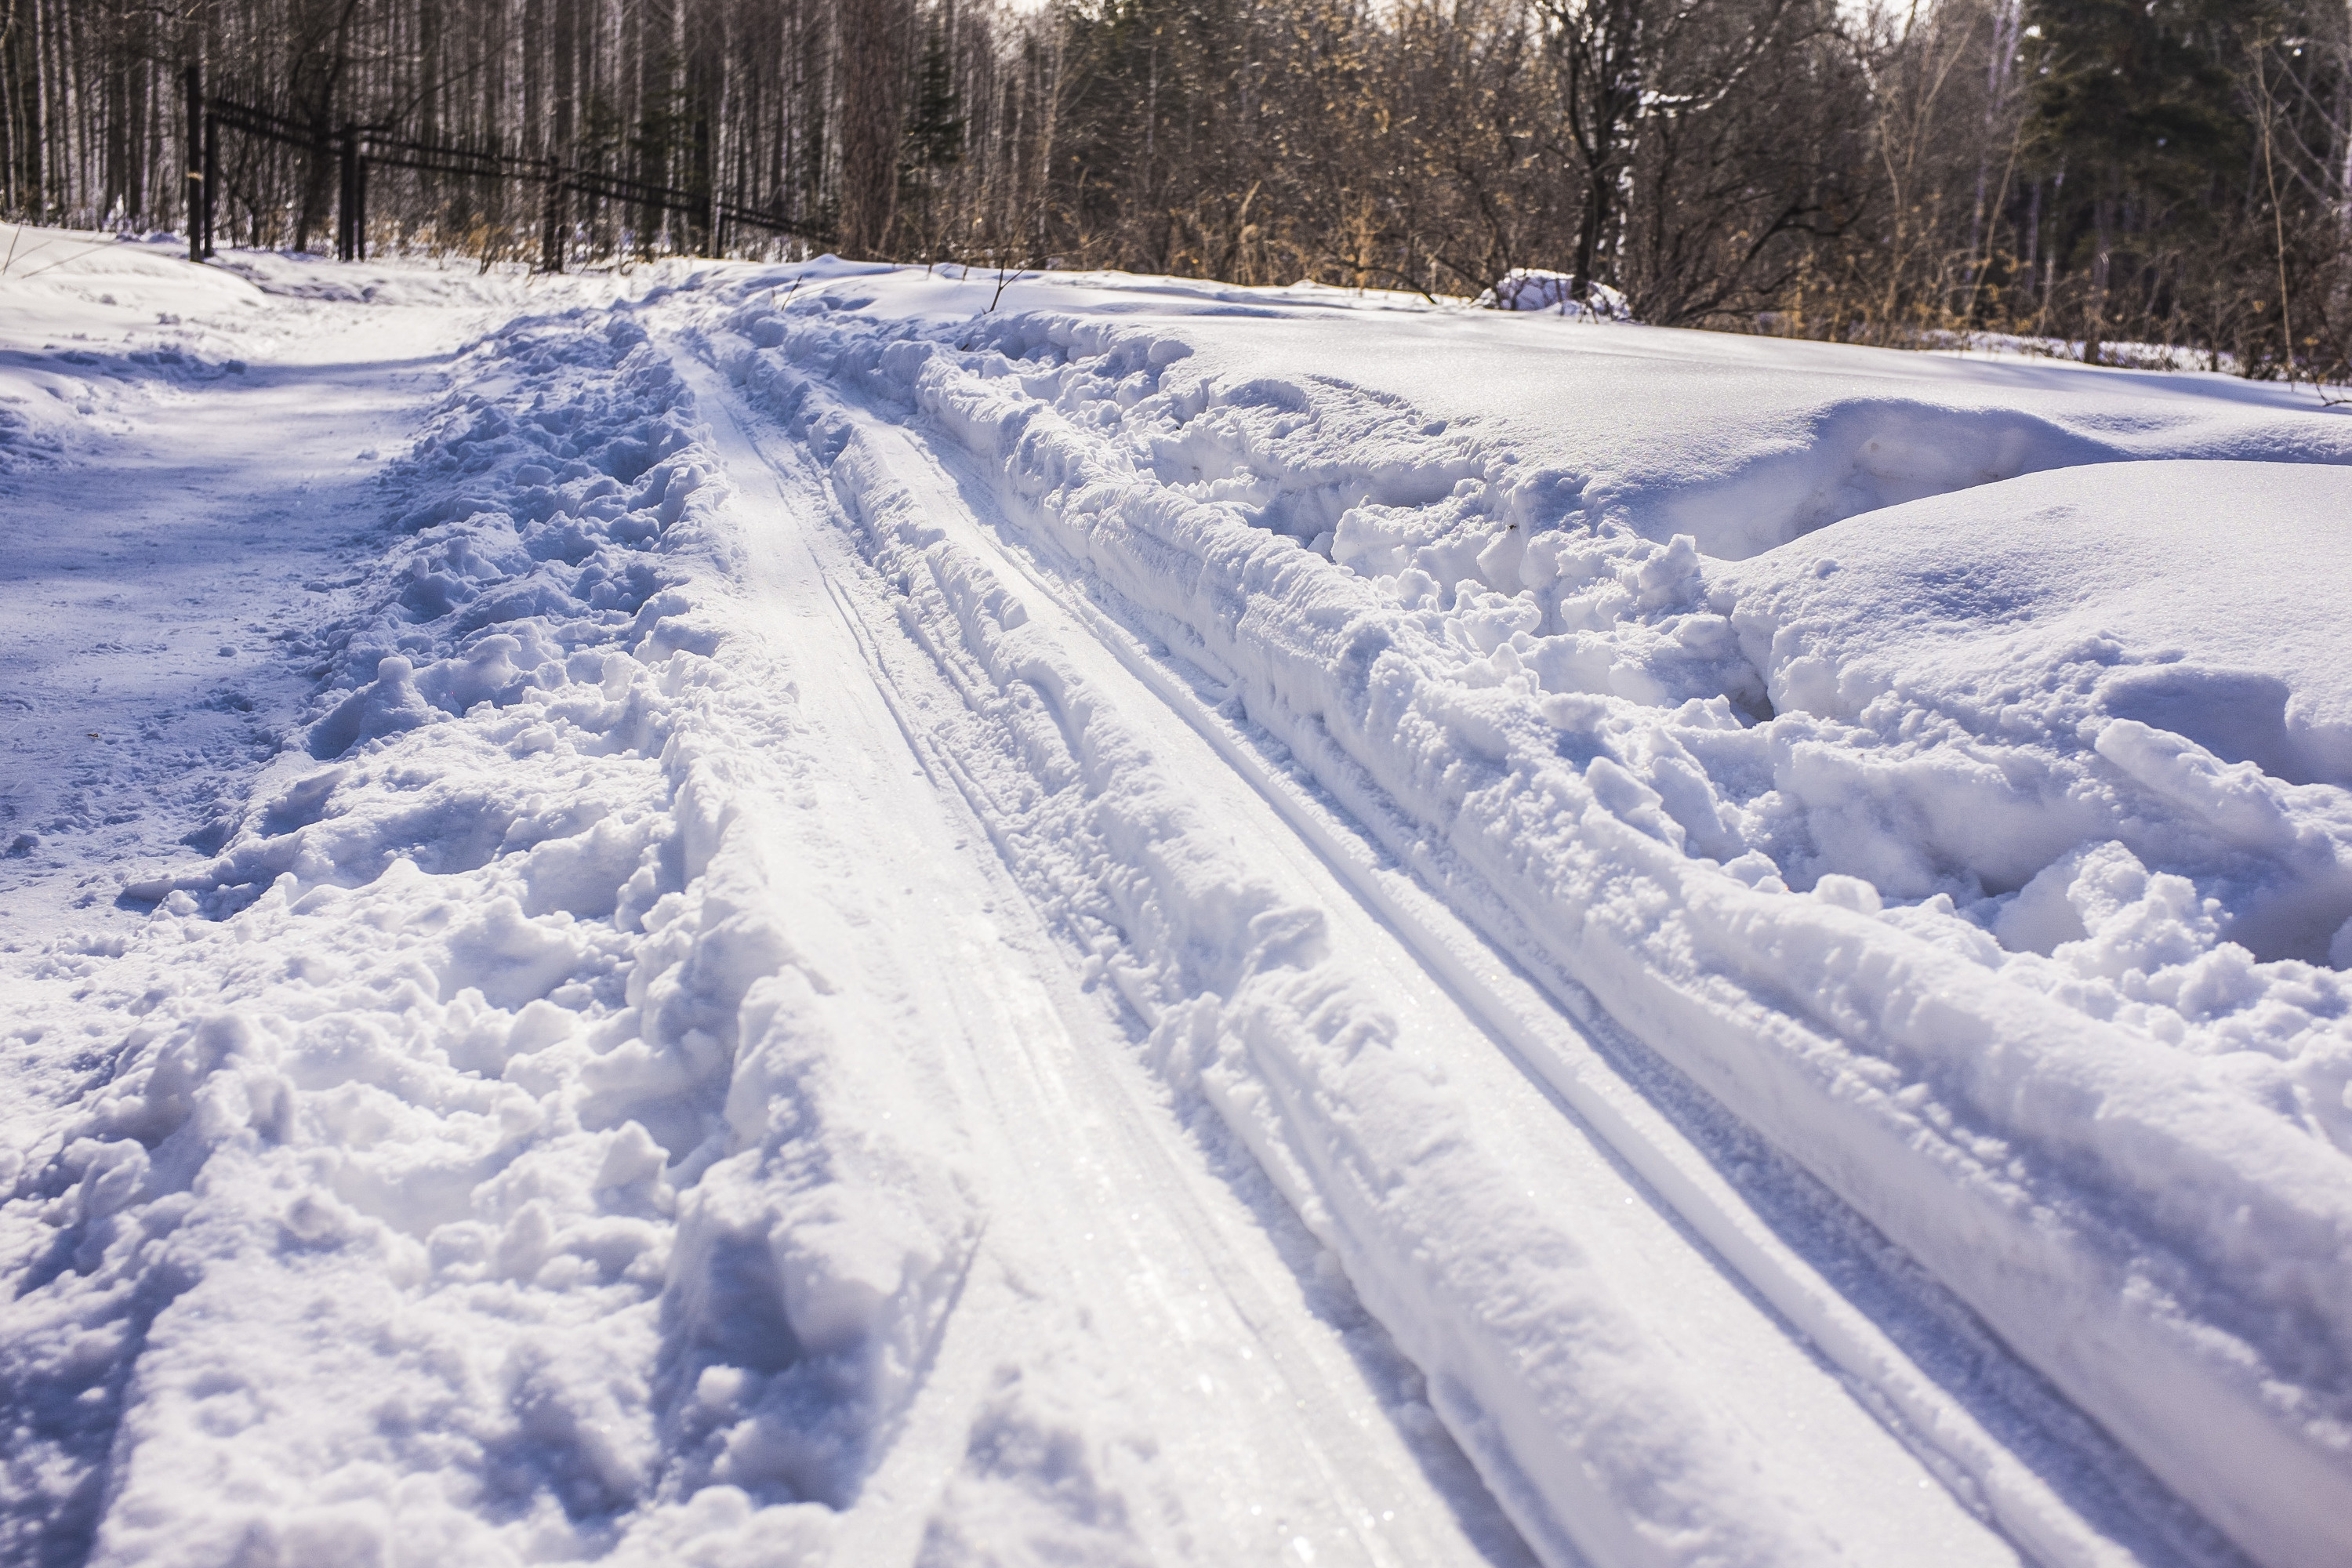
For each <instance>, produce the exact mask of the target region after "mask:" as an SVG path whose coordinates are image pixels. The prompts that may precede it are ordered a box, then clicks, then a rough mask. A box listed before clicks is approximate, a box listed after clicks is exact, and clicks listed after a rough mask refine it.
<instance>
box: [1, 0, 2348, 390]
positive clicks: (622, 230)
mask: <svg viewBox="0 0 2352 1568" xmlns="http://www.w3.org/2000/svg"><path fill="white" fill-rule="evenodd" d="M191 68H194V73H195V74H194V79H195V80H196V81H197V82H199V83H200V84H201V85H200V89H199V90H200V91H201V93H202V94H203V95H204V97H205V102H206V103H213V102H215V101H217V102H221V103H226V104H227V105H230V106H232V108H233V109H234V110H236V113H235V114H230V113H228V111H226V110H224V111H223V112H224V115H225V116H226V118H223V119H222V120H221V121H220V123H219V126H218V128H217V132H216V134H217V138H218V144H217V147H216V148H215V151H214V156H213V162H212V163H211V164H210V165H206V164H205V161H204V150H203V149H202V148H201V147H200V146H198V145H197V143H198V142H199V141H200V140H201V139H202V132H201V131H200V130H199V129H198V126H199V125H200V123H201V121H200V120H199V119H197V118H195V117H193V116H192V114H191V110H190V106H189V96H188V95H189V89H190V88H189V84H190V80H191ZM238 115H242V116H243V117H244V118H242V119H239V118H237V116H238ZM257 117H258V118H257ZM254 124H264V125H267V126H269V127H274V128H275V132H276V133H275V134H270V135H263V134H257V133H255V132H252V131H251V130H249V129H241V128H240V127H249V126H251V125H254ZM360 138H364V139H367V141H366V145H368V146H371V147H375V148H377V149H379V151H380V155H379V156H378V157H377V159H376V161H375V162H374V163H372V164H371V167H370V170H369V172H368V174H367V175H366V182H367V183H366V185H365V192H366V194H365V196H364V209H363V210H364V217H365V224H364V235H363V240H364V243H365V245H366V246H367V247H369V248H370V249H371V250H405V251H415V252H423V253H437V254H441V255H445V256H447V255H463V256H467V257H470V258H477V259H478V260H479V261H480V263H481V264H482V265H484V266H491V265H495V264H499V263H501V262H507V263H522V264H528V265H531V266H536V267H542V268H563V267H580V266H587V265H629V264H631V263H633V262H634V261H635V260H637V259H640V258H651V257H655V256H659V255H664V254H676V253H689V254H714V253H718V254H731V255H765V256H796V255H803V254H814V253H815V252H817V251H821V250H824V251H832V252H835V253H837V254H840V255H843V256H846V257H865V258H891V259H897V260H902V261H911V262H917V263H940V262H961V263H964V264H966V265H981V266H989V267H993V268H1011V269H1022V268H1047V267H1052V268H1124V269H1128V270H1133V271H1139V272H1158V273H1175V274H1181V275H1186V276H1195V277H1207V278H1213V279H1225V280H1230V281H1234V282H1239V283H1260V284H1280V283H1288V282H1293V281H1297V280H1299V279H1314V280H1318V281H1320V282H1323V283H1326V284H1332V285H1338V286H1342V287H1349V288H1379V289H1409V290H1415V291H1419V292H1421V293H1424V294H1427V295H1430V296H1432V297H1444V296H1455V297H1466V296H1473V295H1475V294H1477V293H1478V292H1479V291H1480V290H1481V289H1485V288H1486V287H1488V286H1489V285H1491V284H1492V283H1493V282H1494V281H1495V280H1496V279H1497V278H1499V277H1501V276H1502V275H1504V274H1505V273H1506V272H1507V270H1508V269H1510V268H1523V267H1528V268H1550V269H1556V270H1559V271H1561V272H1564V273H1567V274H1569V275H1570V277H1571V278H1572V279H1574V280H1575V281H1574V283H1573V284H1572V289H1573V290H1574V291H1575V292H1577V293H1580V294H1581V293H1583V292H1584V291H1585V290H1586V289H1587V288H1588V287H1589V285H1591V284H1596V283H1597V284H1606V285H1608V286H1610V287H1612V288H1613V289H1618V290H1621V291H1622V293H1623V295H1624V296H1625V298H1626V300H1627V301H1628V302H1629V304H1630V308H1631V310H1632V312H1633V315H1634V316H1636V317H1637V318H1638V319H1640V320H1643V321H1651V322H1655V323H1660V324H1666V325H1686V326H1703V327H1712V328H1718V329H1728V330H1733V331H1759V332H1769V333H1777V334H1782V335H1793V336H1806V337H1817V338H1832V339H1838V340H1842V341H1850V342H1873V343H1888V344H1921V343H1930V344H1932V343H1943V342H1951V341H1954V339H1955V338H1956V336H1958V335H1961V334H1969V333H1995V334H2014V335H2016V336H2019V337H2021V338H2024V339H2028V340H2033V341H2034V342H2035V343H2038V344H2043V345H2046V346H2048V348H2049V349H2050V352H2053V353H2056V352H2063V353H2069V354H2074V355H2079V356H2080V357H2082V358H2084V359H2088V360H2093V361H2102V362H2107V363H2169V364H2181V365H2195V366H2199V367H2203V368H2228V369H2231V370H2235V371H2237V372H2239V373H2240V374H2247V375H2252V376H2259V377H2265V378H2276V377H2280V376H2293V377H2295V378H2299V379H2313V380H2318V381H2322V382H2327V383H2340V382H2342V381H2344V380H2345V379H2346V378H2347V374H2352V5H2347V0H1915V3H1911V4H1902V5H1895V4H1888V3H1886V0H1874V3H1872V4H1868V5H1855V4H1853V3H1852V0H1846V3H1843V4H1842V3H1840V0H1046V3H1045V4H1043V5H1035V4H1030V5H1005V4H993V3H991V0H161V3H158V0H0V209H5V213H6V214H7V216H11V217H13V218H16V219H18V220H29V221H37V222H41V223H50V224H63V225H68V226H81V227H89V228H100V229H106V228H112V229H120V230H122V231H140V232H144V231H151V230H157V229H162V230H175V229H179V228H181V227H182V226H184V225H185V224H186V222H187V221H188V217H189V212H190V204H191V201H192V199H193V198H192V195H191V193H192V191H194V190H195V189H197V188H199V184H198V183H197V182H194V181H192V180H191V179H190V178H189V175H190V173H191V172H192V171H195V172H199V173H201V172H204V171H205V169H206V168H207V167H209V170H210V181H211V188H212V190H213V201H214V206H215V227H216V233H217V239H218V243H220V244H222V245H229V244H235V245H247V246H270V247H296V248H311V247H320V246H321V245H322V244H325V243H327V241H328V237H330V236H331V234H332V233H333V232H334V229H333V226H334V225H335V224H336V223H337V222H338V221H339V220H340V219H339V215H340V214H341V213H342V212H343V211H345V210H349V211H352V212H354V213H356V212H358V211H359V210H361V209H360V208H358V207H356V206H354V205H353V203H354V199H355V198H354V193H353V188H352V182H351V179H350V178H349V176H348V174H345V176H344V177H341V178H339V175H338V168H339V163H338V156H339V149H341V147H343V146H344V145H346V143H347V142H348V144H349V145H351V146H353V147H357V146H360V145H361V144H362V143H361V142H360V141H359V140H356V139H360ZM383 149H393V150H394V151H390V152H383V151H381V150H383ZM401 149H405V150H406V151H405V152H404V153H403V152H400V151H398V150H401ZM420 149H422V150H425V151H423V152H420V151H418V150H420ZM664 193H667V195H664ZM743 213H749V214H751V215H754V217H753V219H752V220H751V221H740V220H738V221H730V214H735V215H740V214H743Z"/></svg>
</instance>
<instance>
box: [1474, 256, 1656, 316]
mask: <svg viewBox="0 0 2352 1568" xmlns="http://www.w3.org/2000/svg"><path fill="white" fill-rule="evenodd" d="M1474 303H1475V304H1476V305H1477V306H1478V307H1479V308H1481V309H1482V310H1546V311H1549V312H1550V313H1551V314H1553V315H1555V316H1567V317H1570V318H1571V319H1580V320H1584V321H1631V320H1633V310H1632V308H1631V306H1630V305H1629V304H1628V302H1627V300H1626V299H1625V296H1624V295H1623V294H1622V293H1621V292H1619V291H1618V290H1617V289H1612V288H1611V287H1610V286H1609V285H1608V284H1606V283H1603V282H1601V281H1600V280H1599V279H1592V280H1590V281H1588V282H1587V283H1586V284H1585V286H1584V289H1583V291H1582V293H1579V292H1578V290H1577V287H1576V278H1575V276H1574V275H1573V274H1571V273H1567V272H1549V271H1546V270H1545V269H1544V268H1540V267H1514V268H1511V269H1510V270H1509V271H1508V272H1506V273H1505V274H1503V276H1502V277H1500V278H1498V279H1496V280H1495V286H1494V287H1493V288H1492V289H1486V290H1484V291H1482V292H1481V293H1480V294H1479V296H1478V298H1477V299H1476V300H1475V301H1474Z"/></svg>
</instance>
